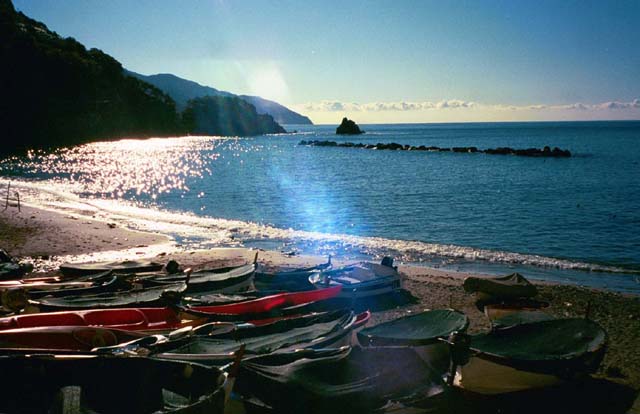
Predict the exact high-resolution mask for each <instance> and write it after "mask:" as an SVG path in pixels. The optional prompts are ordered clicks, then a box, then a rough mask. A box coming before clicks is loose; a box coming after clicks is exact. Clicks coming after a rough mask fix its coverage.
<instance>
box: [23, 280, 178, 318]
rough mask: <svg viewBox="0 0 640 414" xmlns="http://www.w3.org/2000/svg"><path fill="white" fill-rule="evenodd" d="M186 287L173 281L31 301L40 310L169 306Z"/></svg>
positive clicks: (174, 302)
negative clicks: (161, 284)
mask: <svg viewBox="0 0 640 414" xmlns="http://www.w3.org/2000/svg"><path fill="white" fill-rule="evenodd" d="M186 289H187V285H186V283H184V282H182V283H174V284H173V285H163V286H160V287H155V288H147V289H132V290H128V291H124V292H108V293H101V294H97V295H77V296H65V297H60V298H47V297H45V298H42V299H40V300H38V301H32V304H33V305H34V306H36V307H38V308H39V309H40V310H41V311H46V312H52V311H63V310H84V309H113V308H138V307H154V306H159V307H160V306H169V305H174V304H177V303H178V302H179V301H180V297H181V295H182V293H183V292H184V291H185V290H186Z"/></svg>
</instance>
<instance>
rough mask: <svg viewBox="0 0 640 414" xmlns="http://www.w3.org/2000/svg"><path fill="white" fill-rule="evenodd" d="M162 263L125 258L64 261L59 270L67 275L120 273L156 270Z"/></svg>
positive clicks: (159, 268)
mask: <svg viewBox="0 0 640 414" xmlns="http://www.w3.org/2000/svg"><path fill="white" fill-rule="evenodd" d="M163 266H164V265H163V264H161V263H156V262H152V261H148V260H127V261H124V262H95V263H65V264H62V265H61V266H60V271H61V272H62V274H63V275H65V276H67V277H77V276H87V275H95V274H98V273H103V272H108V271H109V270H113V271H114V272H117V273H121V274H130V273H142V272H157V271H159V270H162V267H163Z"/></svg>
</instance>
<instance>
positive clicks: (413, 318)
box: [358, 309, 469, 370]
mask: <svg viewBox="0 0 640 414" xmlns="http://www.w3.org/2000/svg"><path fill="white" fill-rule="evenodd" d="M468 326H469V319H468V318H467V316H466V315H465V314H463V313H461V312H458V311H455V310H449V309H438V310H430V311H424V312H421V313H418V314H415V315H410V316H404V317H401V318H399V319H395V320H392V321H389V322H385V323H381V324H379V325H376V326H373V327H370V328H365V329H363V330H362V331H360V332H359V333H358V341H359V343H360V345H361V346H364V347H390V346H408V347H412V348H414V350H415V351H416V353H417V354H418V355H419V356H420V357H421V358H422V359H423V360H424V361H425V362H428V363H429V364H431V365H432V366H437V367H438V368H439V369H442V370H446V369H447V368H448V367H449V365H450V361H451V356H450V352H449V344H447V343H445V342H443V341H442V340H441V339H446V338H448V337H449V335H451V334H452V333H454V332H458V333H464V332H466V330H467V327H468Z"/></svg>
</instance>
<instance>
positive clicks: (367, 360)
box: [236, 347, 445, 413]
mask: <svg viewBox="0 0 640 414" xmlns="http://www.w3.org/2000/svg"><path fill="white" fill-rule="evenodd" d="M441 374H442V373H440V372H437V371H436V370H434V369H432V368H431V367H429V366H428V365H427V364H426V363H425V362H424V361H423V360H422V359H421V358H420V357H419V356H418V355H417V354H416V353H415V352H414V350H413V349H411V348H403V347H400V348H393V349H392V348H350V347H343V348H338V349H328V350H310V349H306V350H298V351H293V352H276V353H273V354H270V355H266V356H259V357H255V358H250V359H247V360H245V361H243V362H242V363H241V365H240V372H239V375H238V382H237V383H236V388H237V391H238V392H239V393H240V394H241V395H242V396H243V397H244V398H245V399H247V400H249V401H252V402H254V403H255V404H256V405H262V406H267V407H269V408H272V409H273V410H274V411H275V412H286V413H300V412H314V413H316V412H318V413H321V412H323V413H326V412H351V413H353V412H371V411H373V410H376V409H379V408H381V407H383V406H384V405H386V404H387V403H388V402H390V401H399V400H402V401H403V402H405V403H408V402H411V401H423V400H425V399H427V398H430V397H432V396H435V395H438V394H440V393H442V392H444V390H445V384H444V382H443V380H442V377H441ZM256 402H257V403H256Z"/></svg>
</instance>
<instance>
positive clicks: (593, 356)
mask: <svg viewBox="0 0 640 414" xmlns="http://www.w3.org/2000/svg"><path fill="white" fill-rule="evenodd" d="M606 343H607V335H606V333H605V332H604V330H603V329H602V328H601V327H600V326H599V325H598V324H596V323H595V322H593V321H590V320H588V319H556V320H548V321H542V322H532V323H525V324H521V325H515V326H511V327H508V328H504V329H494V330H493V331H491V332H490V333H487V334H480V335H475V336H472V337H471V358H470V359H469V362H468V363H467V364H465V365H463V366H461V367H458V372H457V374H456V379H455V383H456V385H458V386H460V387H462V388H465V389H467V390H469V391H473V392H477V393H481V394H502V393H508V392H515V391H522V390H526V389H532V388H541V387H546V386H550V385H555V384H558V383H560V382H562V381H565V380H570V379H572V378H574V377H576V376H579V375H584V374H589V373H592V372H594V371H595V370H596V369H597V368H598V366H599V365H600V362H601V361H602V358H603V357H604V353H605V350H606Z"/></svg>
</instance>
